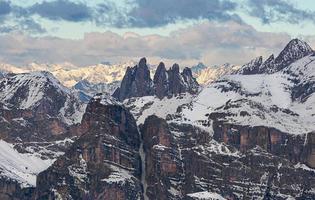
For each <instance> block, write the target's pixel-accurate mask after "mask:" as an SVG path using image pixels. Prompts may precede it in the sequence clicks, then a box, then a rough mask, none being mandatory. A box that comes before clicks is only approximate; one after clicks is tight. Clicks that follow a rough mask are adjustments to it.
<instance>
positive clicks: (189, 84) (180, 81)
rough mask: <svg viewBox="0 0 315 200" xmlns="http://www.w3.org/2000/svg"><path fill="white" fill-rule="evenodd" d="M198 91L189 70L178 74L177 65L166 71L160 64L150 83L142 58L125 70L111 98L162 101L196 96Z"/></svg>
mask: <svg viewBox="0 0 315 200" xmlns="http://www.w3.org/2000/svg"><path fill="white" fill-rule="evenodd" d="M198 89H199V84H198V83H197V81H196V79H195V78H194V77H193V75H192V72H191V69H190V68H185V69H184V70H183V71H182V72H180V70H179V66H178V64H174V65H173V66H172V67H171V68H170V69H169V70H166V68H165V65H164V63H162V62H161V63H160V64H159V66H158V67H157V70H156V72H155V75H154V79H153V81H152V80H151V78H150V71H149V69H148V66H147V65H146V60H145V58H142V59H141V60H140V62H139V64H138V65H137V66H135V67H133V68H128V69H127V71H126V74H125V76H124V79H123V81H122V83H121V86H120V88H118V89H117V90H116V91H115V92H114V94H113V97H115V98H116V99H118V100H119V101H123V100H125V99H128V98H131V97H143V96H151V95H156V96H157V97H158V98H160V99H162V98H164V97H171V96H173V95H178V94H181V93H186V92H188V93H190V94H196V93H197V92H198Z"/></svg>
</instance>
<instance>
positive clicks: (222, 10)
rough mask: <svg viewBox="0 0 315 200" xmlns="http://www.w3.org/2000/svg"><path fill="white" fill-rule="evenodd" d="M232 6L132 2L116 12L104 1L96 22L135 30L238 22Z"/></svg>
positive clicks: (219, 1)
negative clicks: (188, 22)
mask: <svg viewBox="0 0 315 200" xmlns="http://www.w3.org/2000/svg"><path fill="white" fill-rule="evenodd" d="M236 7H237V4H236V3H234V2H232V1H230V0H211V1H209V0H185V1H182V0H159V1H156V0H134V1H131V3H130V2H129V4H127V5H126V6H125V7H123V8H121V9H119V7H118V6H117V4H115V3H112V2H110V1H108V2H105V3H102V4H99V5H98V9H99V10H100V11H101V12H98V14H97V17H96V18H97V19H96V21H97V22H99V24H102V23H104V24H108V23H111V25H112V26H116V27H137V28H139V27H140V28H142V27H160V26H164V25H167V24H172V23H176V22H177V21H178V20H199V19H208V20H210V21H229V20H236V21H241V19H240V18H239V17H238V16H237V15H236V14H234V13H233V12H234V11H235V9H236ZM104 13H105V15H104ZM108 13H110V14H108ZM104 19H105V20H104Z"/></svg>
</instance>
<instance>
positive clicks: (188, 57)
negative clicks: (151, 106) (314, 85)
mask: <svg viewBox="0 0 315 200" xmlns="http://www.w3.org/2000/svg"><path fill="white" fill-rule="evenodd" d="M289 40H290V37H289V36H288V35H287V34H280V33H264V32H258V31H256V30H255V29H254V28H252V27H251V26H248V25H245V24H240V23H236V22H232V21H230V22H227V23H225V24H221V23H215V22H204V23H202V24H198V25H194V26H191V27H188V28H185V29H181V30H178V31H174V32H172V33H171V34H170V36H159V35H146V36H140V35H137V34H135V33H127V34H125V35H119V34H116V33H113V32H104V33H88V34H86V35H85V37H84V38H83V39H80V40H70V39H61V38H55V37H40V38H35V37H30V36H27V35H23V34H10V35H2V36H0V43H1V46H0V61H1V62H6V63H11V64H18V65H24V64H26V63H29V62H33V61H38V62H45V63H46V62H48V63H60V62H66V61H68V62H72V63H74V64H77V65H80V66H83V65H89V64H96V63H100V62H103V61H110V62H112V63H115V62H123V61H129V60H131V59H132V60H138V59H139V58H140V57H143V56H145V57H148V60H149V62H151V63H153V62H156V63H157V62H159V61H161V60H163V61H164V62H166V63H167V64H169V65H170V64H171V63H173V62H178V63H180V64H182V65H186V66H187V65H188V66H189V65H192V64H194V63H197V62H199V61H202V62H205V63H206V64H208V65H216V64H223V63H226V62H230V63H233V64H244V63H246V62H248V61H249V60H251V59H253V58H255V57H257V56H260V55H263V56H265V57H267V56H269V55H270V54H271V53H277V52H279V51H280V50H281V49H282V48H283V47H284V46H285V45H286V43H287V42H289Z"/></svg>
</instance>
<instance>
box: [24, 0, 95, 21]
mask: <svg viewBox="0 0 315 200" xmlns="http://www.w3.org/2000/svg"><path fill="white" fill-rule="evenodd" d="M29 12H30V13H32V14H38V15H39V16H41V17H44V18H47V19H50V20H66V21H72V22H79V21H87V20H90V19H91V18H92V15H91V10H90V8H89V7H88V6H87V5H85V4H83V3H74V2H71V1H67V0H56V1H43V2H41V3H36V4H34V5H33V6H31V7H30V8H29Z"/></svg>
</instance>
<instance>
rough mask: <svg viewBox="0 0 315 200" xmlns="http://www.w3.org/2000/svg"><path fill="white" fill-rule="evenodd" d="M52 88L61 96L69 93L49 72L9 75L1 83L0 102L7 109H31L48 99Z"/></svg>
mask: <svg viewBox="0 0 315 200" xmlns="http://www.w3.org/2000/svg"><path fill="white" fill-rule="evenodd" d="M52 88H54V89H55V90H56V91H58V92H59V93H61V94H68V93H69V90H68V89H67V88H66V87H64V86H63V85H61V84H60V82H59V81H58V80H57V79H56V78H55V77H54V76H53V75H52V74H51V73H49V72H33V73H22V74H15V75H8V76H7V77H5V78H4V79H2V80H1V82H0V94H1V96H0V102H1V103H3V104H4V105H6V106H7V107H14V108H19V109H29V108H32V107H34V106H36V105H38V104H39V103H40V101H42V100H43V99H44V98H48V97H49V93H50V92H51V91H52ZM47 95H48V96H47ZM51 97H53V96H51Z"/></svg>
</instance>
